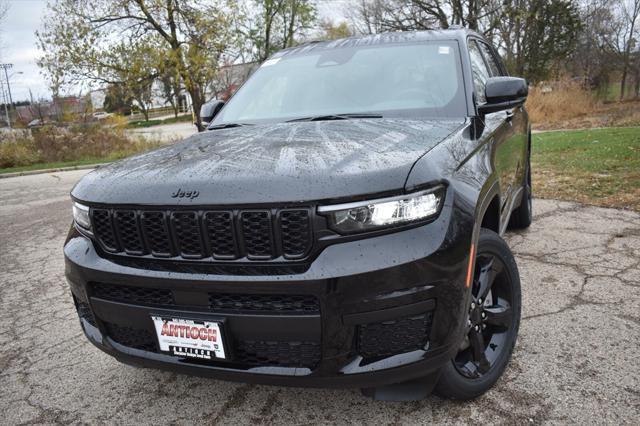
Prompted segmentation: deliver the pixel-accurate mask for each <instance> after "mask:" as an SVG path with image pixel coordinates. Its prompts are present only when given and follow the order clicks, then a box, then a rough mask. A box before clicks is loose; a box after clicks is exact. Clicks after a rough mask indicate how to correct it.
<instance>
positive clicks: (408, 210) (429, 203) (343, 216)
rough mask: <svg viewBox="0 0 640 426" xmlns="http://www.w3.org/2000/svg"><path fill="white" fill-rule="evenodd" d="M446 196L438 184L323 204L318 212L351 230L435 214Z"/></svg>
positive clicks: (337, 228) (331, 222) (341, 228)
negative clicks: (410, 191) (368, 198)
mask: <svg viewBox="0 0 640 426" xmlns="http://www.w3.org/2000/svg"><path fill="white" fill-rule="evenodd" d="M443 198H444V188H443V187H441V186H439V187H437V188H433V189H430V190H428V191H421V192H416V193H413V194H407V195H401V196H398V197H390V198H381V199H378V200H371V201H361V202H356V203H347V204H338V205H334V206H321V207H319V208H318V212H319V213H321V214H326V215H327V216H328V218H329V226H330V227H331V228H332V229H333V230H335V231H337V232H339V233H341V234H352V233H355V232H363V231H369V230H374V229H377V228H382V227H386V226H393V225H401V224H406V223H411V222H417V221H422V220H427V219H430V218H433V217H435V216H437V214H438V212H439V211H440V206H441V205H442V200H443Z"/></svg>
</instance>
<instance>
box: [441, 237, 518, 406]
mask: <svg viewBox="0 0 640 426" xmlns="http://www.w3.org/2000/svg"><path fill="white" fill-rule="evenodd" d="M483 294H484V297H483ZM470 299H471V300H470V301H469V310H468V311H467V312H468V316H467V318H465V320H464V321H465V327H466V328H465V331H464V337H463V339H462V342H461V344H460V349H459V351H458V353H457V354H456V355H455V356H454V357H453V359H452V360H451V361H449V362H448V363H447V364H445V366H444V367H443V368H442V371H441V376H440V379H439V380H438V383H437V384H436V387H435V393H436V394H437V395H439V396H441V397H443V398H448V399H457V400H470V399H473V398H476V397H478V396H480V395H482V394H484V393H485V392H487V391H488V390H489V389H490V388H491V387H492V386H493V385H494V384H495V383H496V382H497V381H498V379H499V378H500V376H502V373H503V372H504V370H505V368H506V366H507V364H508V363H509V360H510V359H511V354H512V352H513V348H514V346H515V343H516V338H517V335H518V328H519V326H520V313H521V290H520V276H519V273H518V267H517V265H516V262H515V259H514V257H513V254H512V253H511V250H510V249H509V246H508V245H507V244H506V243H505V242H504V240H503V239H502V238H500V236H499V235H498V234H496V233H495V232H493V231H491V230H488V229H484V228H483V229H481V230H480V238H479V240H478V250H477V255H476V266H475V271H474V280H473V285H472V288H471V292H470ZM476 326H477V327H476ZM478 330H479V331H478ZM494 345H495V346H494ZM478 347H480V348H484V351H483V352H482V351H478V352H476V348H478ZM483 357H484V361H483ZM485 361H486V362H485ZM474 367H475V370H474Z"/></svg>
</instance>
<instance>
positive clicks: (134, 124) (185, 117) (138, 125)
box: [127, 114, 193, 129]
mask: <svg viewBox="0 0 640 426" xmlns="http://www.w3.org/2000/svg"><path fill="white" fill-rule="evenodd" d="M192 119H193V117H192V116H191V114H185V115H179V116H178V117H171V118H165V119H164V120H149V121H144V120H141V121H132V122H131V123H129V124H128V125H127V127H128V128H130V129H140V128H143V127H152V126H159V125H161V124H174V123H184V122H191V120H192Z"/></svg>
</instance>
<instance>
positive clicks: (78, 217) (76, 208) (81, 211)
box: [73, 202, 91, 231]
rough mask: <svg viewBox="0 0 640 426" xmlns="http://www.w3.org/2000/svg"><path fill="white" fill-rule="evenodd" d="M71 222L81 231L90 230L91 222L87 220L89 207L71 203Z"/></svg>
mask: <svg viewBox="0 0 640 426" xmlns="http://www.w3.org/2000/svg"><path fill="white" fill-rule="evenodd" d="M73 220H74V221H75V222H76V224H78V226H80V227H81V228H83V229H86V230H87V231H90V230H91V221H90V220H89V207H87V206H83V205H82V204H79V203H76V202H74V203H73Z"/></svg>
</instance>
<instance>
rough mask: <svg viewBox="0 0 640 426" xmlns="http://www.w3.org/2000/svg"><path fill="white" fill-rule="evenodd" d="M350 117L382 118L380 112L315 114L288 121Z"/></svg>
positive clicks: (343, 118) (345, 118) (288, 121)
mask: <svg viewBox="0 0 640 426" xmlns="http://www.w3.org/2000/svg"><path fill="white" fill-rule="evenodd" d="M350 118H382V116H381V115H380V114H366V113H364V114H328V115H313V116H310V117H302V118H294V119H293V120H287V121H286V123H294V122H296V121H329V120H348V119H350Z"/></svg>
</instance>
